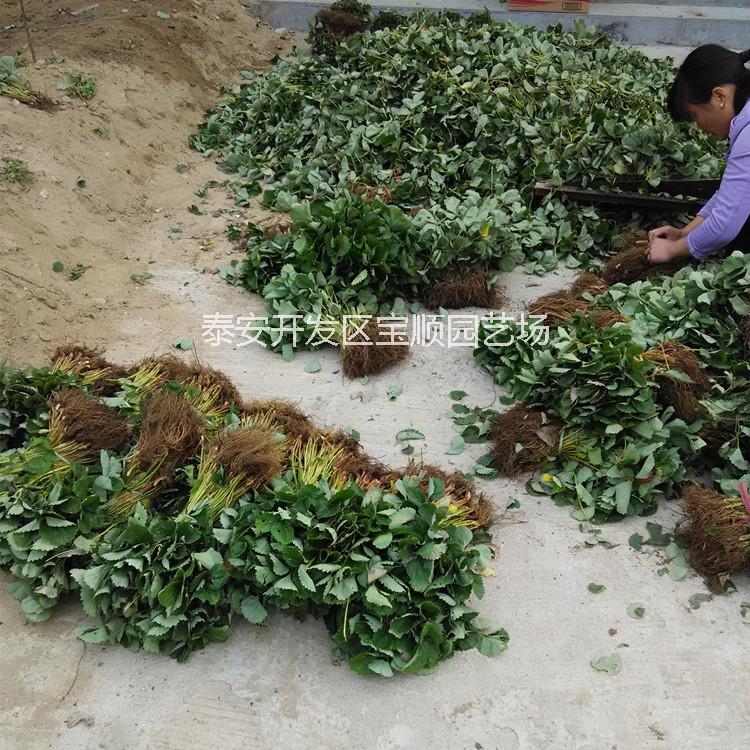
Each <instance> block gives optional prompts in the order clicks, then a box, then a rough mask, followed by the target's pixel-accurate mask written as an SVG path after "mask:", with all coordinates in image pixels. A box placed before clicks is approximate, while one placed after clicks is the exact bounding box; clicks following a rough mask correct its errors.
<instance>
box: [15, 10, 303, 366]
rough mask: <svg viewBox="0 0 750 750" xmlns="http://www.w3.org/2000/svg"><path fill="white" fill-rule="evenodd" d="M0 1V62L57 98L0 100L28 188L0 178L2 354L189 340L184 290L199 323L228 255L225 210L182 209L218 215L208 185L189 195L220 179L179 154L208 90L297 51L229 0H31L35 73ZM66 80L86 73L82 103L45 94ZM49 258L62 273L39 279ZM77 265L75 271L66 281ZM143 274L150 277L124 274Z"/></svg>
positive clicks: (191, 320)
mask: <svg viewBox="0 0 750 750" xmlns="http://www.w3.org/2000/svg"><path fill="white" fill-rule="evenodd" d="M90 5H94V6H95V7H92V8H91V9H89V10H85V11H84V12H80V14H78V15H72V14H71V11H72V12H73V13H75V11H76V10H80V9H82V8H83V9H85V8H87V7H88V6H90ZM0 6H1V7H0V29H3V28H5V30H3V31H2V32H0V54H20V55H22V56H23V58H24V59H25V60H27V61H28V66H27V67H26V68H24V69H23V71H22V72H23V74H24V76H25V77H26V78H28V79H29V80H30V81H31V82H32V84H33V85H34V87H35V88H36V89H37V90H40V91H42V92H43V93H46V94H47V95H48V96H50V97H52V98H54V99H57V100H58V101H59V106H58V108H57V109H56V111H54V112H44V111H40V110H35V109H30V108H29V107H26V106H24V105H21V104H16V103H14V102H13V101H11V100H10V99H7V98H4V97H2V98H0V158H15V159H21V160H23V161H24V162H26V164H27V165H28V167H29V168H30V169H31V171H32V172H33V174H34V178H35V179H34V181H33V183H32V184H31V185H30V186H28V187H19V186H15V185H8V184H7V183H4V181H3V180H1V179H0V321H2V324H1V325H2V327H1V328H0V351H2V353H3V355H4V356H6V357H7V358H8V359H10V361H11V362H12V363H14V364H17V365H21V364H31V363H33V364H42V363H44V362H45V360H46V358H47V356H48V355H49V353H50V352H51V351H52V349H53V348H54V346H55V345H56V344H57V343H59V342H60V341H61V340H76V341H78V342H85V343H87V344H89V345H92V346H100V347H103V348H107V349H108V350H109V351H113V346H116V347H117V349H116V350H115V351H114V353H115V354H119V355H120V356H123V355H124V354H126V353H127V354H128V355H133V354H136V355H137V354H139V353H146V352H147V351H156V350H159V351H163V350H165V349H166V348H168V347H169V346H170V345H171V343H172V341H173V340H175V339H182V338H186V337H188V338H189V337H191V336H194V335H195V332H196V331H198V333H199V332H200V319H198V320H195V313H194V309H193V308H192V307H191V300H192V299H193V290H200V293H201V294H203V295H205V297H206V300H207V304H208V305H209V307H208V309H207V310H206V312H213V311H214V310H212V309H211V308H212V307H213V300H216V299H222V296H223V295H224V296H225V295H226V294H228V293H230V292H231V291H232V290H230V289H228V288H227V287H226V285H225V284H223V282H221V281H220V280H219V278H218V277H213V276H211V274H212V273H214V272H215V270H216V268H217V267H218V266H219V265H220V262H221V261H222V260H224V259H225V258H226V257H227V256H228V255H229V254H230V253H231V247H230V245H229V243H228V242H227V241H226V240H225V239H224V229H225V226H226V217H225V216H224V215H219V216H212V215H211V213H208V214H207V215H194V214H191V213H190V212H189V211H188V210H187V209H188V207H189V206H190V205H193V204H200V206H201V210H203V209H204V208H205V209H208V210H209V211H213V210H214V209H216V208H219V207H224V206H227V205H228V203H227V201H226V198H225V196H224V194H223V191H221V190H214V191H210V192H209V194H208V196H207V202H205V203H201V201H200V199H199V198H197V197H196V195H195V193H194V191H195V189H196V188H197V187H198V186H199V185H201V184H202V183H205V182H207V181H208V180H216V179H222V178H223V177H224V176H223V175H221V173H219V172H218V171H217V170H216V167H215V164H214V163H213V162H212V161H211V160H206V159H204V158H203V157H201V156H200V155H198V154H196V153H195V152H194V151H192V150H191V149H190V148H189V146H188V142H187V139H188V135H189V134H190V132H191V131H192V130H193V129H194V127H195V125H196V123H198V122H199V121H200V119H201V117H202V115H203V112H204V111H205V110H206V108H207V107H208V106H210V104H211V103H212V102H214V101H216V100H217V98H218V92H219V88H220V86H221V85H227V84H229V83H231V82H233V81H237V80H239V71H241V70H243V69H245V70H251V69H257V68H263V67H267V66H268V65H269V64H270V61H271V60H272V59H273V57H274V56H276V55H284V54H288V53H290V52H291V50H292V48H293V46H294V44H295V43H299V42H300V41H301V40H300V39H299V38H297V39H295V36H294V35H293V34H290V33H281V34H280V33H276V32H275V31H274V30H272V29H270V28H268V27H267V26H265V25H264V24H262V23H261V22H259V21H256V20H255V19H253V18H251V17H250V16H249V15H248V14H247V13H245V12H244V9H243V8H242V6H241V5H240V4H239V3H238V2H236V0H190V2H180V3H178V4H175V6H174V7H176V8H178V10H172V6H169V5H167V4H163V3H159V2H148V1H147V0H138V1H137V2H136V1H134V0H106V1H103V2H99V3H85V2H83V0H80V1H79V0H77V1H76V2H75V3H70V4H69V7H68V6H63V4H62V3H57V2H41V1H39V0H28V1H27V2H26V8H27V13H28V14H29V17H30V19H31V27H32V34H33V41H34V42H35V48H36V54H37V58H38V59H39V60H40V62H39V63H38V64H37V65H36V66H35V65H34V64H33V63H32V62H31V56H30V54H29V50H28V47H27V44H26V35H25V33H24V31H23V29H22V27H21V24H20V23H19V22H18V21H19V19H18V4H17V3H15V2H11V1H10V0H3V2H2V3H1V4H0ZM157 10H161V11H166V12H169V13H170V18H169V19H166V20H162V19H160V18H159V17H157V15H156V11H157ZM13 24H15V28H7V27H9V26H11V25H13ZM70 71H83V72H85V73H86V74H87V75H90V76H93V77H94V78H96V81H97V93H96V95H95V97H94V98H93V99H91V100H90V101H88V102H86V101H83V100H81V99H70V98H69V97H67V96H66V95H65V91H61V90H58V89H57V88H56V86H57V85H58V84H61V83H62V84H64V83H65V81H66V78H67V74H68V73H69V72H70ZM96 126H102V127H103V128H106V129H107V131H108V134H109V137H108V138H105V137H102V136H101V135H99V134H97V133H96V132H93V131H92V128H93V127H96ZM79 177H81V178H83V179H84V180H85V183H86V184H85V186H84V187H77V186H76V181H77V180H78V178H79ZM170 237H171V238H172V239H170ZM57 261H59V262H62V263H63V264H64V266H65V270H64V271H63V272H59V273H55V272H54V271H53V270H52V266H53V264H54V263H55V262H57ZM76 264H81V265H83V266H86V267H88V268H87V270H86V271H85V273H84V274H83V276H81V277H80V278H79V279H77V280H74V281H72V280H70V278H69V270H70V269H71V268H72V267H73V266H75V265H76ZM144 272H145V273H150V274H153V277H152V278H149V279H148V280H147V281H145V282H142V283H138V281H133V280H132V279H131V276H132V275H136V278H142V277H138V275H139V274H143V273H144ZM165 290H166V291H165ZM196 293H198V292H196Z"/></svg>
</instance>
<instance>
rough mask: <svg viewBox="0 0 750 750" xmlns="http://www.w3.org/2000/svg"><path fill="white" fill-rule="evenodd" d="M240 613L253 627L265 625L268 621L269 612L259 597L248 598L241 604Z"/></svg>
mask: <svg viewBox="0 0 750 750" xmlns="http://www.w3.org/2000/svg"><path fill="white" fill-rule="evenodd" d="M240 612H241V613H242V616H243V617H244V618H245V619H246V620H247V621H248V622H250V623H252V624H253V625H263V623H265V622H266V620H267V619H268V612H267V611H266V608H265V607H264V606H263V605H262V604H261V602H260V599H258V597H257V596H246V597H245V598H244V599H243V600H242V602H241V604H240Z"/></svg>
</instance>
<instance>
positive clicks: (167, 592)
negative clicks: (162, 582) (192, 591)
mask: <svg viewBox="0 0 750 750" xmlns="http://www.w3.org/2000/svg"><path fill="white" fill-rule="evenodd" d="M180 589H181V585H180V582H179V581H170V582H169V583H168V584H167V585H166V586H165V587H164V588H163V589H162V590H161V591H160V592H159V595H158V599H159V604H161V606H162V607H165V608H167V609H169V608H170V607H174V605H175V604H176V603H177V600H178V599H179V598H180Z"/></svg>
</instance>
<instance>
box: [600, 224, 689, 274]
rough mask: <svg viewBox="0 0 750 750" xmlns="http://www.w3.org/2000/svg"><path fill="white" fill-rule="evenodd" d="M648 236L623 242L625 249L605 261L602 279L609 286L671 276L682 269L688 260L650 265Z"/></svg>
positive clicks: (635, 237)
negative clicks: (652, 277)
mask: <svg viewBox="0 0 750 750" xmlns="http://www.w3.org/2000/svg"><path fill="white" fill-rule="evenodd" d="M647 247H648V235H646V234H642V233H638V234H634V235H631V236H630V237H629V238H627V239H626V241H625V247H624V249H623V250H622V251H620V252H619V253H618V254H617V255H615V256H613V257H612V258H610V259H609V260H608V261H607V264H606V265H605V266H604V268H603V269H602V279H603V280H604V281H605V282H606V283H607V284H609V285H610V286H611V285H612V284H630V283H632V282H633V281H641V280H643V279H648V278H649V277H651V276H671V275H672V274H673V273H675V272H677V271H679V270H680V269H681V268H684V267H685V266H686V265H688V263H689V262H690V261H689V259H682V258H680V259H678V260H673V261H671V262H669V263H651V262H650V261H649V260H648V258H647V257H646V253H645V251H646V248H647Z"/></svg>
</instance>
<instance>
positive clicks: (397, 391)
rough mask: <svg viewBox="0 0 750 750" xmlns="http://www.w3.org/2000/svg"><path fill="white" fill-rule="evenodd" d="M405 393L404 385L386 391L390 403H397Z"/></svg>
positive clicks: (391, 387)
mask: <svg viewBox="0 0 750 750" xmlns="http://www.w3.org/2000/svg"><path fill="white" fill-rule="evenodd" d="M403 392H404V386H403V385H400V384H399V385H392V386H390V387H389V388H388V390H387V391H386V393H387V395H388V400H389V401H395V400H396V399H397V398H398V397H399V396H400V395H401V394H402V393H403Z"/></svg>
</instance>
